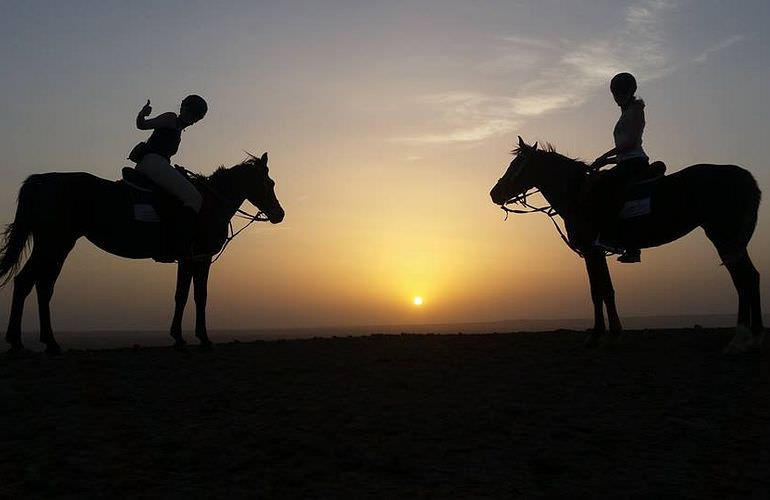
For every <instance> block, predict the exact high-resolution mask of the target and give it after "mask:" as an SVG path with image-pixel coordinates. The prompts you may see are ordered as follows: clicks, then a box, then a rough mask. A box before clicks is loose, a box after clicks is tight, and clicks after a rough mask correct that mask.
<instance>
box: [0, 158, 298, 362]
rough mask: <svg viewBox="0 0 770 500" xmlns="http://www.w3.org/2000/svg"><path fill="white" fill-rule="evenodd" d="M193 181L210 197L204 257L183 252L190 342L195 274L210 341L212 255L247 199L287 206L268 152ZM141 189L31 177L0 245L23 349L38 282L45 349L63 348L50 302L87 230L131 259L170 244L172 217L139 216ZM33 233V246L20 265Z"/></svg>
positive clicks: (274, 209)
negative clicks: (168, 220)
mask: <svg viewBox="0 0 770 500" xmlns="http://www.w3.org/2000/svg"><path fill="white" fill-rule="evenodd" d="M192 182H193V184H195V185H196V187H197V188H198V190H199V191H200V192H201V195H202V196H203V199H204V201H203V208H202V209H201V213H200V217H199V227H198V230H197V231H196V241H195V243H194V245H193V247H194V248H196V249H197V251H198V252H200V253H202V254H203V255H204V258H200V257H195V258H193V257H192V256H191V255H179V256H178V257H179V258H178V272H177V285H176V294H175V302H176V307H175V311H174V318H173V320H172V324H171V331H170V333H171V336H172V337H173V339H174V341H175V344H176V345H177V346H182V345H184V344H185V341H184V339H183V338H182V315H183V312H184V308H185V305H186V303H187V297H188V295H189V291H190V285H191V283H192V282H194V298H195V305H196V324H195V335H196V337H197V338H198V340H199V341H200V344H201V346H203V347H210V345H211V341H210V340H209V338H208V334H207V332H206V297H207V284H208V275H209V268H210V266H211V256H212V255H215V254H216V253H217V252H218V251H219V250H220V249H222V248H223V246H224V245H225V244H226V242H227V241H228V227H229V224H230V219H232V217H233V216H234V215H235V213H236V212H237V211H238V210H239V207H240V206H241V204H243V202H244V201H245V200H248V201H249V202H250V203H252V204H253V205H254V206H256V207H257V208H258V209H259V210H260V212H262V213H264V214H265V215H266V216H267V218H268V220H269V221H270V222H272V223H274V224H276V223H279V222H281V221H282V220H283V218H284V211H283V208H282V207H281V204H280V203H279V201H278V199H277V198H276V195H275V189H274V187H275V182H274V181H273V180H272V179H271V178H270V176H269V175H268V167H267V153H265V154H263V155H262V156H261V157H260V158H257V157H254V156H250V157H249V158H248V159H246V160H245V161H243V162H242V163H240V164H238V165H235V166H233V167H230V168H224V167H221V168H219V169H218V170H217V171H216V172H214V173H213V174H212V175H211V176H209V177H202V176H200V177H195V178H193V179H192ZM134 194H135V188H133V187H131V186H130V185H129V184H128V183H126V182H123V181H117V182H115V181H110V180H106V179H102V178H99V177H96V176H94V175H91V174H88V173H83V172H73V173H44V174H36V175H32V176H30V177H29V178H27V180H26V181H24V184H23V185H22V187H21V189H20V190H19V198H18V204H17V208H16V217H15V219H14V221H13V223H12V224H9V225H8V227H7V228H6V230H5V232H4V235H3V236H4V241H3V244H2V247H0V279H2V280H3V281H2V283H1V284H2V285H5V284H7V282H8V281H9V280H10V279H11V278H12V277H13V276H15V278H14V286H13V298H12V303H11V313H10V316H9V320H8V330H7V332H6V336H5V338H6V340H7V341H8V343H9V344H10V346H11V348H10V351H11V352H14V351H19V350H21V349H23V345H22V342H21V319H22V314H23V310H24V302H25V300H26V298H27V296H28V295H29V293H30V292H31V291H32V287H33V286H34V287H35V288H36V289H37V299H38V310H39V311H38V312H39V315H40V341H41V342H42V343H43V344H45V346H46V352H49V353H58V352H60V351H61V348H60V347H59V344H57V342H56V340H55V339H54V335H53V330H52V328H51V315H50V309H49V303H50V301H51V296H52V295H53V290H54V285H55V283H56V280H57V278H58V276H59V272H60V271H61V268H62V265H63V264H64V261H65V259H66V258H67V255H68V254H69V252H70V251H71V250H72V248H73V246H74V245H75V242H76V241H77V240H78V238H80V237H81V236H85V237H86V238H87V239H88V240H89V241H91V242H92V243H93V244H94V245H96V246H98V247H99V248H101V249H102V250H105V251H107V252H109V253H111V254H114V255H118V256H121V257H127V258H130V259H145V258H150V257H156V256H157V255H158V254H164V253H167V252H168V244H167V243H168V241H167V237H166V236H167V233H168V232H169V228H168V225H167V224H163V223H151V222H140V221H137V220H136V217H135V212H134V208H133V201H132V197H133V196H134ZM30 236H31V237H32V242H33V244H32V252H31V254H30V256H29V259H27V262H26V263H25V264H24V266H23V267H22V269H21V270H20V271H19V272H18V273H16V271H17V268H18V266H19V264H20V260H21V258H22V254H23V253H24V250H25V248H26V247H27V245H28V243H29V238H30Z"/></svg>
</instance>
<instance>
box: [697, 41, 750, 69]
mask: <svg viewBox="0 0 770 500" xmlns="http://www.w3.org/2000/svg"><path fill="white" fill-rule="evenodd" d="M744 38H745V37H744V36H743V35H733V36H731V37H728V38H725V39H724V40H722V41H721V42H719V43H717V44H716V45H713V46H711V47H709V48H707V49H706V50H704V51H703V52H701V53H700V55H699V56H697V57H695V58H693V62H696V63H704V62H706V60H707V59H708V58H709V57H711V55H712V54H714V53H716V52H719V51H721V50H724V49H726V48H727V47H729V46H731V45H734V44H736V43H738V42H740V41H742V40H743V39H744Z"/></svg>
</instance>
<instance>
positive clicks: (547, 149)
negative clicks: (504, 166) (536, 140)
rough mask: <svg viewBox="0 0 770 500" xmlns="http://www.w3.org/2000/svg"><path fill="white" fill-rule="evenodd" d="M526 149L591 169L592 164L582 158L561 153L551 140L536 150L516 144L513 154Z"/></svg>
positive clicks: (584, 168)
mask: <svg viewBox="0 0 770 500" xmlns="http://www.w3.org/2000/svg"><path fill="white" fill-rule="evenodd" d="M524 150H526V151H527V152H534V153H535V154H537V155H539V156H541V157H546V158H549V159H551V160H552V161H559V162H569V163H573V164H576V166H579V167H581V168H582V169H583V170H585V171H586V172H588V171H589V170H590V166H589V165H588V164H587V163H586V162H585V161H583V160H581V159H580V158H570V157H569V156H565V155H563V154H561V153H559V152H558V151H556V148H555V147H553V145H552V144H551V143H550V142H546V143H545V146H543V147H539V148H537V149H536V150H534V151H532V148H531V147H527V146H524V147H522V146H516V147H515V148H513V150H511V154H512V155H514V156H515V155H518V154H519V153H521V152H522V151H524Z"/></svg>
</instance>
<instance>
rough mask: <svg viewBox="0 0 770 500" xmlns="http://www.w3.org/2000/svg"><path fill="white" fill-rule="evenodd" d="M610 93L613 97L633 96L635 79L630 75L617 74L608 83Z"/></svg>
mask: <svg viewBox="0 0 770 500" xmlns="http://www.w3.org/2000/svg"><path fill="white" fill-rule="evenodd" d="M610 91H611V92H612V94H613V95H634V93H635V92H636V78H634V75H632V74H631V73H618V74H617V75H615V76H613V77H612V81H610Z"/></svg>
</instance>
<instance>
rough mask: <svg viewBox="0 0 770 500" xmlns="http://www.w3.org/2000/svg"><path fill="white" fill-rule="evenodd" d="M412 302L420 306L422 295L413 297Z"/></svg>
mask: <svg viewBox="0 0 770 500" xmlns="http://www.w3.org/2000/svg"><path fill="white" fill-rule="evenodd" d="M412 302H413V303H414V305H416V306H421V305H422V297H415V298H414V299H413V300H412Z"/></svg>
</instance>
